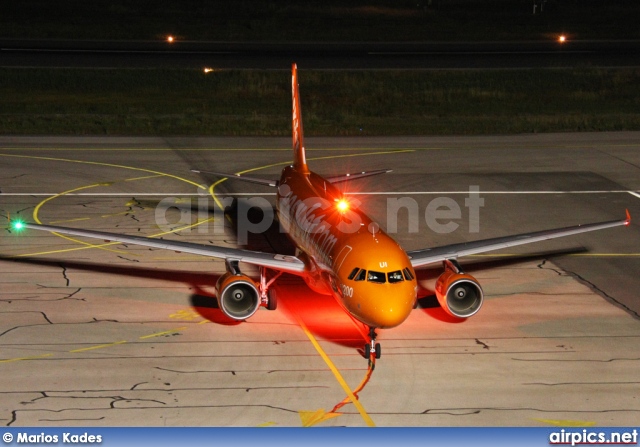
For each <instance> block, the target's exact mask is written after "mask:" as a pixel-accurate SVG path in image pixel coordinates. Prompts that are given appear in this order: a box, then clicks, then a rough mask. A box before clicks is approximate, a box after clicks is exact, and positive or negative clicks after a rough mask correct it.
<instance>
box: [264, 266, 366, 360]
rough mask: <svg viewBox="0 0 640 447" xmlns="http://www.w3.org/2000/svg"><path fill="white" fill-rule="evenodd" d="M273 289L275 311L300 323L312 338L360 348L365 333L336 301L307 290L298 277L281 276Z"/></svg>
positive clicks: (363, 342)
mask: <svg viewBox="0 0 640 447" xmlns="http://www.w3.org/2000/svg"><path fill="white" fill-rule="evenodd" d="M282 278H283V281H280V280H279V282H280V284H278V285H277V286H276V287H277V294H278V311H282V312H284V313H285V314H286V315H287V317H288V318H290V319H291V321H294V322H295V321H297V319H300V320H302V321H303V322H304V323H305V325H306V326H307V328H308V329H309V330H310V331H311V333H312V334H313V335H314V336H317V337H320V338H322V339H323V340H326V341H329V342H332V343H337V344H340V345H342V346H348V347H351V348H360V349H361V348H363V346H364V344H365V342H366V338H365V335H366V333H363V330H364V326H363V327H362V328H360V327H358V326H357V324H356V323H355V322H354V321H353V320H352V319H351V317H350V316H349V315H347V313H346V312H345V311H344V309H343V308H342V307H340V305H339V304H338V303H337V302H336V300H335V299H334V298H333V297H331V296H328V295H321V294H319V293H315V292H313V291H312V290H310V289H309V288H308V287H307V285H306V284H305V283H304V281H303V280H302V278H298V277H295V276H291V275H283V277H282Z"/></svg>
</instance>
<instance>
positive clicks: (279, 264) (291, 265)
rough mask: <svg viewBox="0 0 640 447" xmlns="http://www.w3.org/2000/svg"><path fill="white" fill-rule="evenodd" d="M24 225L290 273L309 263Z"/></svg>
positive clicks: (212, 247) (248, 252)
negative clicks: (244, 263) (227, 260)
mask: <svg viewBox="0 0 640 447" xmlns="http://www.w3.org/2000/svg"><path fill="white" fill-rule="evenodd" d="M22 226H23V228H30V229H32V230H44V231H51V232H54V233H62V234H71V235H74V236H82V237H88V238H93V239H102V240H104V241H106V242H122V243H124V244H135V245H144V246H147V247H153V248H161V249H165V250H173V251H178V252H183V253H191V254H195V255H201V256H208V257H212V258H221V259H229V260H234V261H239V262H246V263H248V264H254V265H259V266H262V267H268V268H272V269H275V270H280V271H283V272H287V273H293V274H296V275H300V274H301V273H302V272H303V271H304V269H305V265H304V262H302V261H301V260H300V259H299V258H297V257H295V256H286V255H278V254H273V253H265V252H261V251H252V250H242V249H239V248H229V247H217V246H215V245H203V244H194V243H191V242H180V241H167V240H164V239H154V238H149V237H142V236H128V235H125V234H117V233H107V232H105V231H92V230H80V229H76V228H67V227H56V226H53V225H38V224H32V223H24V224H23V225H22Z"/></svg>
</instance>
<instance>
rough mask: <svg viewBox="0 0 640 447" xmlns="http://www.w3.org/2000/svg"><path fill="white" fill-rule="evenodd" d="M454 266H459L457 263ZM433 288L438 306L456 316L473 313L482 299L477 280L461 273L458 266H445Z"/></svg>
mask: <svg viewBox="0 0 640 447" xmlns="http://www.w3.org/2000/svg"><path fill="white" fill-rule="evenodd" d="M445 265H446V264H445ZM447 267H448V266H447ZM455 267H459V266H458V265H457V263H456V264H455ZM435 289H436V290H435V292H436V297H437V298H438V302H439V303H440V306H442V308H443V309H444V310H445V311H446V312H447V313H448V314H449V315H452V316H454V317H458V318H469V317H470V316H472V315H474V314H475V313H476V312H478V311H479V310H480V306H482V302H483V301H484V294H483V293H482V287H480V284H479V283H478V280H476V279H475V278H474V277H473V276H471V275H467V274H465V273H463V272H462V271H461V270H460V269H459V268H445V271H444V273H443V274H442V275H440V276H439V277H438V279H437V281H436V287H435Z"/></svg>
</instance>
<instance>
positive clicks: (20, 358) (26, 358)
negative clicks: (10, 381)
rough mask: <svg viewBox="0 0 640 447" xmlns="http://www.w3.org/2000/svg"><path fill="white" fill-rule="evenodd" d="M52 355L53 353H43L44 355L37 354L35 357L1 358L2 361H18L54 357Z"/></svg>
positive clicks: (0, 361)
mask: <svg viewBox="0 0 640 447" xmlns="http://www.w3.org/2000/svg"><path fill="white" fill-rule="evenodd" d="M52 356H53V354H42V355H36V356H33V357H17V358H15V359H6V360H0V363H10V362H18V361H20V360H36V359H41V358H44V357H52Z"/></svg>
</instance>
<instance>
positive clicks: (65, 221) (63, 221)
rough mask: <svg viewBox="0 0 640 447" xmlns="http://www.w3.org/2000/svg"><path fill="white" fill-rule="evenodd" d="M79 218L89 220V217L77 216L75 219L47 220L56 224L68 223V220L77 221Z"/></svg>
mask: <svg viewBox="0 0 640 447" xmlns="http://www.w3.org/2000/svg"><path fill="white" fill-rule="evenodd" d="M81 220H91V218H90V217H78V218H77V219H66V220H52V221H51V222H49V223H50V224H57V223H69V222H79V221H81Z"/></svg>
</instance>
